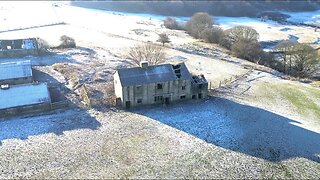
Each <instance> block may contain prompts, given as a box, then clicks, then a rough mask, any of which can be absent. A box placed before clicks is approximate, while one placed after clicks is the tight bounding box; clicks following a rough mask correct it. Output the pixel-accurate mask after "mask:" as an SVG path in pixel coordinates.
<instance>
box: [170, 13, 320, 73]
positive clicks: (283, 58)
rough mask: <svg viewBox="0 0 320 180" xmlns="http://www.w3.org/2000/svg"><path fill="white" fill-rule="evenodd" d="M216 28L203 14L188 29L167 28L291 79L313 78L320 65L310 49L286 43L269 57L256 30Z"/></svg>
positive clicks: (212, 21)
mask: <svg viewBox="0 0 320 180" xmlns="http://www.w3.org/2000/svg"><path fill="white" fill-rule="evenodd" d="M169 22H170V23H169ZM169 24H170V26H168V25H169ZM214 24H215V22H214V19H213V18H212V17H211V16H210V15H209V14H207V13H203V12H200V13H196V14H194V15H193V16H192V17H191V19H190V20H189V21H188V22H187V23H186V24H185V25H182V24H179V23H177V22H176V20H175V19H174V18H167V19H166V20H165V21H164V25H165V27H167V28H170V29H184V30H185V31H186V32H187V33H188V34H190V35H191V36H193V37H195V38H198V39H203V40H205V41H206V42H209V43H216V44H219V45H221V46H223V47H225V48H227V49H229V50H230V51H231V52H232V54H233V55H235V56H236V57H238V58H242V59H246V60H249V61H252V62H256V63H259V64H262V65H266V66H269V67H271V68H274V69H276V70H278V71H281V72H283V73H285V74H288V75H292V76H298V77H310V76H312V74H313V73H314V72H315V71H316V68H317V66H318V64H319V56H318V53H317V51H316V50H315V49H314V48H313V47H311V46H310V45H307V44H300V43H294V42H292V41H289V40H286V41H282V42H280V43H279V44H278V45H277V46H276V47H275V48H274V51H273V52H270V53H267V52H264V51H263V50H262V48H261V45H260V43H259V41H258V40H259V33H258V32H257V31H256V30H255V29H253V28H251V27H247V26H236V27H233V28H230V29H227V30H222V29H221V28H220V27H218V26H215V25H214ZM279 59H280V61H279Z"/></svg>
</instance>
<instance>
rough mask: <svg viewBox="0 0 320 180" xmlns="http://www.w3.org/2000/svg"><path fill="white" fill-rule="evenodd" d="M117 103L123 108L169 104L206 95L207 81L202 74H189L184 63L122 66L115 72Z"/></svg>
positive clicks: (142, 63)
mask: <svg viewBox="0 0 320 180" xmlns="http://www.w3.org/2000/svg"><path fill="white" fill-rule="evenodd" d="M114 88H115V95H116V104H117V105H118V106H122V107H124V108H129V107H134V106H139V105H147V104H169V103H170V102H174V101H180V100H187V99H202V98H205V97H207V94H208V82H207V80H206V79H205V77H204V76H203V75H199V76H192V75H191V74H190V73H189V71H188V69H187V67H186V65H185V64H184V63H180V64H177V65H171V64H161V65H154V66H149V65H148V62H141V65H140V67H134V68H121V69H118V70H117V71H116V73H115V74H114Z"/></svg>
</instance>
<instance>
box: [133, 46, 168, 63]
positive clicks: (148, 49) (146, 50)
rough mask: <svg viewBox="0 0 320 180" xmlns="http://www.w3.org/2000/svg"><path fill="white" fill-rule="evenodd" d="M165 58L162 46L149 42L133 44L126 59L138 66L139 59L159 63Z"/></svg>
mask: <svg viewBox="0 0 320 180" xmlns="http://www.w3.org/2000/svg"><path fill="white" fill-rule="evenodd" d="M165 58H166V53H165V51H164V48H163V47H162V46H158V45H155V44H150V43H144V44H139V45H135V46H134V47H132V48H130V50H129V52H128V59H130V60H131V61H132V62H133V64H135V65H138V66H139V65H140V62H141V61H148V62H149V64H150V65H156V64H161V63H163V62H164V61H165Z"/></svg>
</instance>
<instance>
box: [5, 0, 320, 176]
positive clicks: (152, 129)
mask: <svg viewBox="0 0 320 180" xmlns="http://www.w3.org/2000/svg"><path fill="white" fill-rule="evenodd" d="M34 3H36V2H34ZM41 3H44V4H45V5H44V6H42V8H44V7H47V8H54V9H55V12H56V15H55V16H54V17H58V18H56V19H58V21H60V20H63V21H64V22H66V23H68V24H67V25H56V26H46V27H40V28H34V29H26V30H20V31H10V32H3V33H0V39H1V38H8V39H10V38H23V37H34V36H39V37H42V38H44V39H45V40H47V41H48V42H49V43H50V44H52V45H58V44H59V37H60V36H61V35H64V34H66V35H69V36H71V37H73V38H74V39H75V40H76V42H77V46H78V47H77V48H75V49H68V50H56V51H53V52H52V54H50V55H48V56H41V57H25V58H23V59H31V61H32V64H33V65H35V67H34V69H35V70H36V74H37V78H39V80H40V81H49V82H50V83H51V84H55V85H57V86H62V87H63V89H64V90H65V92H66V95H67V98H68V99H71V100H73V99H76V98H77V96H76V95H75V93H74V92H72V87H71V83H70V80H68V78H67V77H66V75H65V74H63V73H60V72H58V71H56V70H55V68H54V67H53V65H54V64H55V63H58V64H59V65H61V64H64V65H65V66H66V67H69V68H70V69H67V70H69V71H71V72H72V73H76V74H78V75H81V76H79V77H80V81H81V82H86V83H90V82H92V81H93V82H94V79H95V78H96V77H97V76H98V77H101V79H99V80H102V82H101V83H100V84H103V83H105V82H106V80H109V79H110V78H111V75H112V73H113V72H114V70H115V69H116V68H117V67H118V66H121V65H127V63H128V62H127V59H126V58H125V55H124V54H125V52H126V51H127V49H128V48H129V47H131V46H133V45H134V44H136V43H140V42H141V41H153V42H154V41H155V40H156V39H157V33H160V32H167V33H169V34H170V38H171V40H172V43H170V45H168V48H167V53H168V59H167V62H172V63H174V62H181V61H183V62H185V63H186V65H187V66H188V68H190V71H192V72H194V73H197V74H198V73H203V74H204V75H205V76H206V77H207V79H208V80H209V81H210V82H212V83H213V86H214V87H217V85H218V84H219V82H220V81H223V80H225V79H230V78H232V77H234V76H236V75H237V76H241V75H243V74H246V73H248V72H249V69H248V66H249V67H255V64H253V63H250V62H247V61H244V60H241V59H237V58H234V57H232V56H231V55H229V54H228V53H227V52H226V51H225V50H224V49H222V48H219V47H217V46H215V45H208V44H205V43H202V42H198V41H196V40H195V39H193V38H191V37H190V36H188V35H187V34H185V33H184V32H181V31H173V30H168V29H165V28H164V27H162V26H161V21H160V20H161V19H160V18H161V17H155V16H152V19H151V20H150V19H149V16H148V15H141V16H140V15H137V16H133V15H132V14H119V13H115V12H113V13H112V12H103V11H97V10H86V9H83V8H73V7H69V6H67V5H63V4H67V3H65V2H64V3H63V4H59V3H58V4H55V3H54V4H53V5H50V6H47V5H46V3H47V2H41ZM33 5H34V4H33ZM0 6H1V5H0ZM1 7H2V8H4V6H1ZM23 9H24V8H23ZM29 10H30V9H29ZM26 11H27V10H26ZM45 12H46V11H44V12H43V17H44V16H45ZM48 12H51V11H48ZM70 13H71V14H72V16H70ZM49 15H50V13H49ZM49 15H48V16H49ZM30 16H31V15H30ZM43 17H41V18H43ZM34 18H37V17H34ZM157 18H159V19H157ZM93 19H95V21H93ZM224 19H226V21H225V22H224V23H221V25H223V24H225V25H226V26H227V25H228V26H229V25H230V26H232V25H234V23H233V24H232V22H233V21H235V20H236V19H232V18H231V19H229V20H228V19H227V18H224ZM239 19H240V20H241V19H244V20H245V22H243V21H240V23H241V22H242V23H248V24H250V22H255V23H256V26H257V27H260V26H261V29H263V30H261V32H262V34H263V31H268V30H270V29H271V30H270V33H271V34H270V37H266V38H274V37H275V36H274V35H275V34H277V33H279V31H280V30H281V28H286V26H283V27H282V26H280V25H277V24H273V23H272V22H267V23H262V22H258V21H257V20H252V19H247V20H246V18H239ZM217 20H218V22H219V19H217ZM220 20H221V19H220ZM222 20H223V19H222ZM51 22H56V21H55V18H48V21H45V22H44V23H42V21H37V20H36V19H33V20H32V21H31V20H30V22H29V24H28V25H26V26H28V27H29V25H31V26H32V25H40V24H39V23H42V25H46V24H47V23H51ZM97 22H99V23H97ZM220 22H222V21H220ZM238 22H239V21H238ZM269 23H271V24H269ZM17 25H18V23H17ZM268 26H271V28H268ZM7 27H9V25H8V26H7ZM10 28H13V26H10ZM287 28H293V27H287ZM294 28H295V29H293V30H291V31H290V30H288V31H284V30H283V31H281V32H287V33H298V31H297V29H298V28H302V27H294ZM277 29H278V30H277ZM302 30H304V28H302V29H301V31H302ZM304 32H305V33H302V32H301V33H302V34H300V35H299V34H298V35H299V37H300V40H301V39H302V37H304V36H306V34H311V36H313V35H314V34H312V33H311V30H310V31H309V30H308V28H305V31H304ZM309 32H310V33H309ZM288 35H289V34H281V35H276V37H277V38H280V39H281V38H287V36H288ZM314 36H316V35H314ZM311 39H312V38H311ZM311 42H312V41H311ZM8 60H9V59H4V60H2V61H8ZM11 60H12V59H11ZM260 68H261V67H260ZM264 71H265V72H261V71H258V70H254V71H252V73H250V74H247V75H246V76H244V77H243V78H242V79H239V80H238V81H235V82H233V83H231V84H230V85H228V86H225V87H224V88H220V89H219V90H217V91H215V92H214V93H213V94H212V97H210V98H208V99H206V100H203V101H190V102H187V103H183V104H182V103H179V104H172V105H170V106H165V107H149V108H145V109H144V108H143V109H134V110H131V111H122V110H115V109H110V108H109V109H108V108H107V109H104V110H101V111H100V110H97V109H89V110H86V109H81V108H71V109H69V110H65V111H57V112H51V114H46V113H45V114H40V115H35V116H31V115H30V116H22V117H21V116H20V117H11V118H5V119H4V118H2V119H0V142H1V143H0V144H1V146H0V172H1V173H0V178H38V179H42V178H290V179H301V178H304V179H315V178H318V177H320V157H319V156H320V146H319V144H320V143H318V142H319V139H320V137H319V134H320V121H319V119H320V118H319V113H317V112H319V109H320V108H319V107H320V93H319V89H317V88H314V87H311V85H308V84H302V83H300V82H291V81H288V80H284V79H281V78H280V77H278V76H276V75H277V73H273V71H270V70H264ZM268 72H271V73H268ZM97 84H98V85H99V83H97ZM276 87H279V88H276ZM280 92H281V93H280ZM292 97H297V99H298V100H299V101H292ZM298 97H299V98H298ZM305 97H306V98H305ZM294 99H295V98H294ZM72 102H73V103H75V106H77V101H72ZM305 102H308V103H305ZM309 102H310V103H309ZM311 102H312V103H311ZM305 107H306V108H305Z"/></svg>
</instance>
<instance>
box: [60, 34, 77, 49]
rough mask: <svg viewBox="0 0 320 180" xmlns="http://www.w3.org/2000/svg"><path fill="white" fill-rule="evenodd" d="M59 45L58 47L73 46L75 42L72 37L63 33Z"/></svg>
mask: <svg viewBox="0 0 320 180" xmlns="http://www.w3.org/2000/svg"><path fill="white" fill-rule="evenodd" d="M60 41H61V43H60V45H59V46H58V47H60V48H75V47H76V42H75V40H74V39H73V38H71V37H69V36H66V35H63V36H61V37H60Z"/></svg>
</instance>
